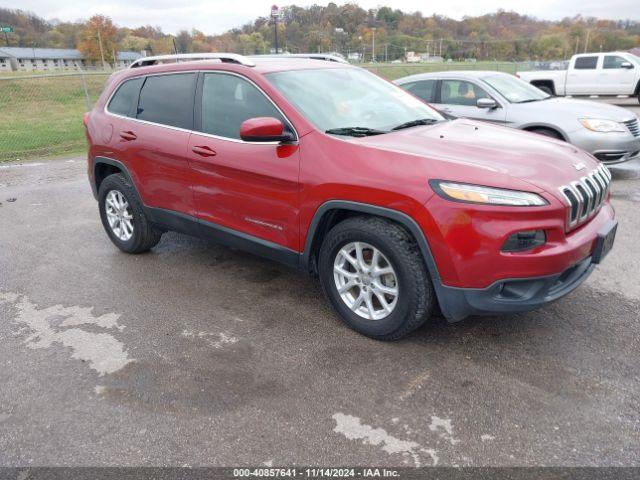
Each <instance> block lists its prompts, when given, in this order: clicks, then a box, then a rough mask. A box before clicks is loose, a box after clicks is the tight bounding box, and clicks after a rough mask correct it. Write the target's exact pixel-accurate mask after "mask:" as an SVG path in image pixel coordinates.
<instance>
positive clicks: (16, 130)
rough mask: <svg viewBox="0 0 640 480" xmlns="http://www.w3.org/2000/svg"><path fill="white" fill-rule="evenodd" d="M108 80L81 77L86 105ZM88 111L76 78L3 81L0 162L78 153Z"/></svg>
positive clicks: (0, 107) (50, 77) (80, 83)
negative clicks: (84, 116) (83, 80)
mask: <svg viewBox="0 0 640 480" xmlns="http://www.w3.org/2000/svg"><path fill="white" fill-rule="evenodd" d="M107 77H108V75H107V74H101V75H86V76H85V79H86V85H87V91H88V94H89V101H90V103H93V102H95V100H96V99H97V98H98V96H99V95H100V92H101V91H102V87H103V86H104V83H105V81H106V79H107ZM86 111H87V102H86V99H85V93H84V88H83V84H82V77H81V76H80V75H65V76H55V77H52V76H41V75H39V76H36V77H35V78H21V77H17V78H10V79H9V78H1V79H0V162H2V161H10V160H18V159H20V160H25V159H29V158H33V157H48V156H56V155H60V154H64V153H76V152H80V151H82V150H83V149H84V148H85V145H86V143H85V137H84V127H83V125H82V115H83V113H84V112H86Z"/></svg>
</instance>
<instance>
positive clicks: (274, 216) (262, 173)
mask: <svg viewBox="0 0 640 480" xmlns="http://www.w3.org/2000/svg"><path fill="white" fill-rule="evenodd" d="M254 117H275V118H278V119H279V120H281V121H282V122H283V123H284V125H285V130H287V129H288V130H289V131H290V132H291V133H293V136H294V137H295V132H294V130H293V127H292V126H291V124H290V123H289V122H288V121H287V119H286V118H285V117H284V115H283V114H282V113H281V112H280V110H279V109H278V108H276V106H275V105H274V103H272V102H271V100H270V99H269V98H267V96H266V95H265V94H264V93H263V92H262V91H261V90H259V89H258V88H257V87H256V86H255V85H254V84H253V83H252V82H250V81H249V80H247V79H246V78H244V77H241V76H239V75H236V74H229V73H222V72H203V73H201V74H200V78H199V80H198V88H197V93H196V119H195V127H196V128H195V129H194V130H195V131H194V132H193V133H192V135H191V138H190V140H189V155H190V157H189V160H190V164H191V169H192V171H193V172H194V181H193V195H194V205H195V208H196V215H197V217H198V218H199V219H200V220H201V221H204V225H205V226H207V224H208V226H210V227H213V228H219V227H223V228H224V229H231V230H233V231H234V232H236V233H237V232H240V233H241V234H246V235H250V236H251V237H252V238H253V239H254V240H255V239H259V240H264V241H266V242H269V243H270V244H277V245H279V246H284V247H286V248H288V249H291V250H295V251H298V248H299V245H298V243H299V238H298V232H299V225H298V202H299V198H298V183H299V182H298V176H299V171H300V150H299V147H298V144H297V142H292V143H291V144H286V145H281V144H279V143H278V142H263V143H259V142H245V141H243V140H242V139H241V138H240V125H241V124H242V122H244V121H245V120H247V119H249V118H254Z"/></svg>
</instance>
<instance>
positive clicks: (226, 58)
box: [129, 53, 256, 68]
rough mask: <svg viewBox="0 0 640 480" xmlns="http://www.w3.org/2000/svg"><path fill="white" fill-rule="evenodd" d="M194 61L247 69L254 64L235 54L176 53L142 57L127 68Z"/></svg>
mask: <svg viewBox="0 0 640 480" xmlns="http://www.w3.org/2000/svg"><path fill="white" fill-rule="evenodd" d="M195 60H220V61H221V62H225V63H237V64H240V65H245V66H247V67H255V66H256V64H255V63H253V62H252V61H251V60H249V59H248V58H247V57H245V56H244V55H238V54H237V53H178V54H175V55H157V56H153V57H142V58H139V59H137V60H135V61H134V62H132V63H131V65H129V68H137V67H147V66H149V65H156V64H158V63H171V62H192V61H195Z"/></svg>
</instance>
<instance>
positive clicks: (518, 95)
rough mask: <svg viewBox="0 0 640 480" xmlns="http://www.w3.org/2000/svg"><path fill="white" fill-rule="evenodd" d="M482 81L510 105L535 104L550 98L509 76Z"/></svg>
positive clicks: (494, 76)
mask: <svg viewBox="0 0 640 480" xmlns="http://www.w3.org/2000/svg"><path fill="white" fill-rule="evenodd" d="M483 80H484V81H485V82H486V83H488V84H489V85H491V86H492V87H493V88H494V89H496V90H497V91H498V93H499V94H500V95H502V96H503V97H504V98H506V99H507V100H508V101H509V102H511V103H524V102H537V101H538V100H545V99H547V98H549V97H550V95H547V94H546V93H544V92H543V91H542V90H538V89H537V88H536V87H534V86H533V85H531V84H529V83H527V82H523V81H522V80H520V79H519V78H516V77H513V76H511V75H493V76H491V77H485V78H483Z"/></svg>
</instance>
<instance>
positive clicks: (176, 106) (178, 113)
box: [137, 73, 196, 130]
mask: <svg viewBox="0 0 640 480" xmlns="http://www.w3.org/2000/svg"><path fill="white" fill-rule="evenodd" d="M195 79H196V75H195V73H174V74H166V75H154V76H150V77H147V79H146V80H145V82H144V85H143V86H142V90H141V91H140V100H139V101H138V113H137V118H138V119H140V120H146V121H147V122H153V123H159V124H162V125H169V126H171V127H179V128H184V129H187V130H191V129H192V128H193V99H194V94H195Z"/></svg>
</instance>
